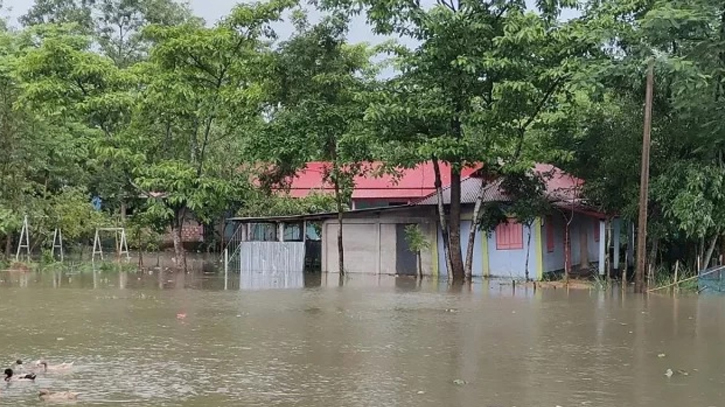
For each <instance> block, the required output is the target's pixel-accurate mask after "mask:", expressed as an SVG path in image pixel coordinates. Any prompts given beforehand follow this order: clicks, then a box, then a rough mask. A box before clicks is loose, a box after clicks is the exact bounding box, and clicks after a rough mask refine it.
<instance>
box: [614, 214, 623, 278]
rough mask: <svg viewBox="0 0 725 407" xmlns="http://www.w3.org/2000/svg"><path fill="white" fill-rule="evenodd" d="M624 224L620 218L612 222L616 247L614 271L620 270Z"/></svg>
mask: <svg viewBox="0 0 725 407" xmlns="http://www.w3.org/2000/svg"><path fill="white" fill-rule="evenodd" d="M621 224H622V222H621V221H620V220H619V218H614V219H613V220H612V245H613V246H614V260H613V263H614V269H615V270H619V234H620V233H621Z"/></svg>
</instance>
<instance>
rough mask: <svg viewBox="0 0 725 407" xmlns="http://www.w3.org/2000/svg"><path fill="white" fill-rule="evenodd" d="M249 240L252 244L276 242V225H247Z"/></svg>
mask: <svg viewBox="0 0 725 407" xmlns="http://www.w3.org/2000/svg"><path fill="white" fill-rule="evenodd" d="M249 240H250V241H252V242H274V241H277V225H275V224H274V223H252V224H250V225H249Z"/></svg>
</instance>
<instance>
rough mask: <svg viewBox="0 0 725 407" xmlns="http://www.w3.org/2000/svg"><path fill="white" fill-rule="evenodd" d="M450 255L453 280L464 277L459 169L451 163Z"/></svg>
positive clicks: (459, 279)
mask: <svg viewBox="0 0 725 407" xmlns="http://www.w3.org/2000/svg"><path fill="white" fill-rule="evenodd" d="M450 190H451V214H450V225H449V228H450V242H449V245H450V256H451V267H452V270H451V275H452V276H453V281H461V280H463V279H464V277H465V272H464V270H463V258H462V257H463V256H462V253H461V170H460V169H459V168H457V167H456V166H455V165H451V187H450Z"/></svg>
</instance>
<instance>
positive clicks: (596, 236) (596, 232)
mask: <svg viewBox="0 0 725 407" xmlns="http://www.w3.org/2000/svg"><path fill="white" fill-rule="evenodd" d="M600 227H601V226H600V225H599V219H594V241H595V242H598V241H599V233H600V230H599V228H600Z"/></svg>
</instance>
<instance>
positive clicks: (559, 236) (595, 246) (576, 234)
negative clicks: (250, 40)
mask: <svg viewBox="0 0 725 407" xmlns="http://www.w3.org/2000/svg"><path fill="white" fill-rule="evenodd" d="M552 220H553V222H554V251H553V252H549V251H547V249H546V238H547V236H546V224H545V222H546V218H545V219H544V225H543V227H542V230H541V235H542V238H543V239H544V242H543V246H542V247H543V253H544V272H551V271H560V270H563V269H564V227H565V222H564V218H563V217H562V216H559V215H558V214H554V215H552ZM598 222H599V220H598V219H597V218H595V217H592V216H587V215H581V214H575V215H574V218H573V219H572V222H571V225H570V238H571V263H572V266H574V267H577V266H580V265H581V241H582V238H581V235H580V234H581V233H586V240H587V254H588V256H589V262H590V263H593V264H596V263H599V242H597V241H596V240H595V238H594V233H595V231H596V230H598V229H597V226H596V225H598Z"/></svg>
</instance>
